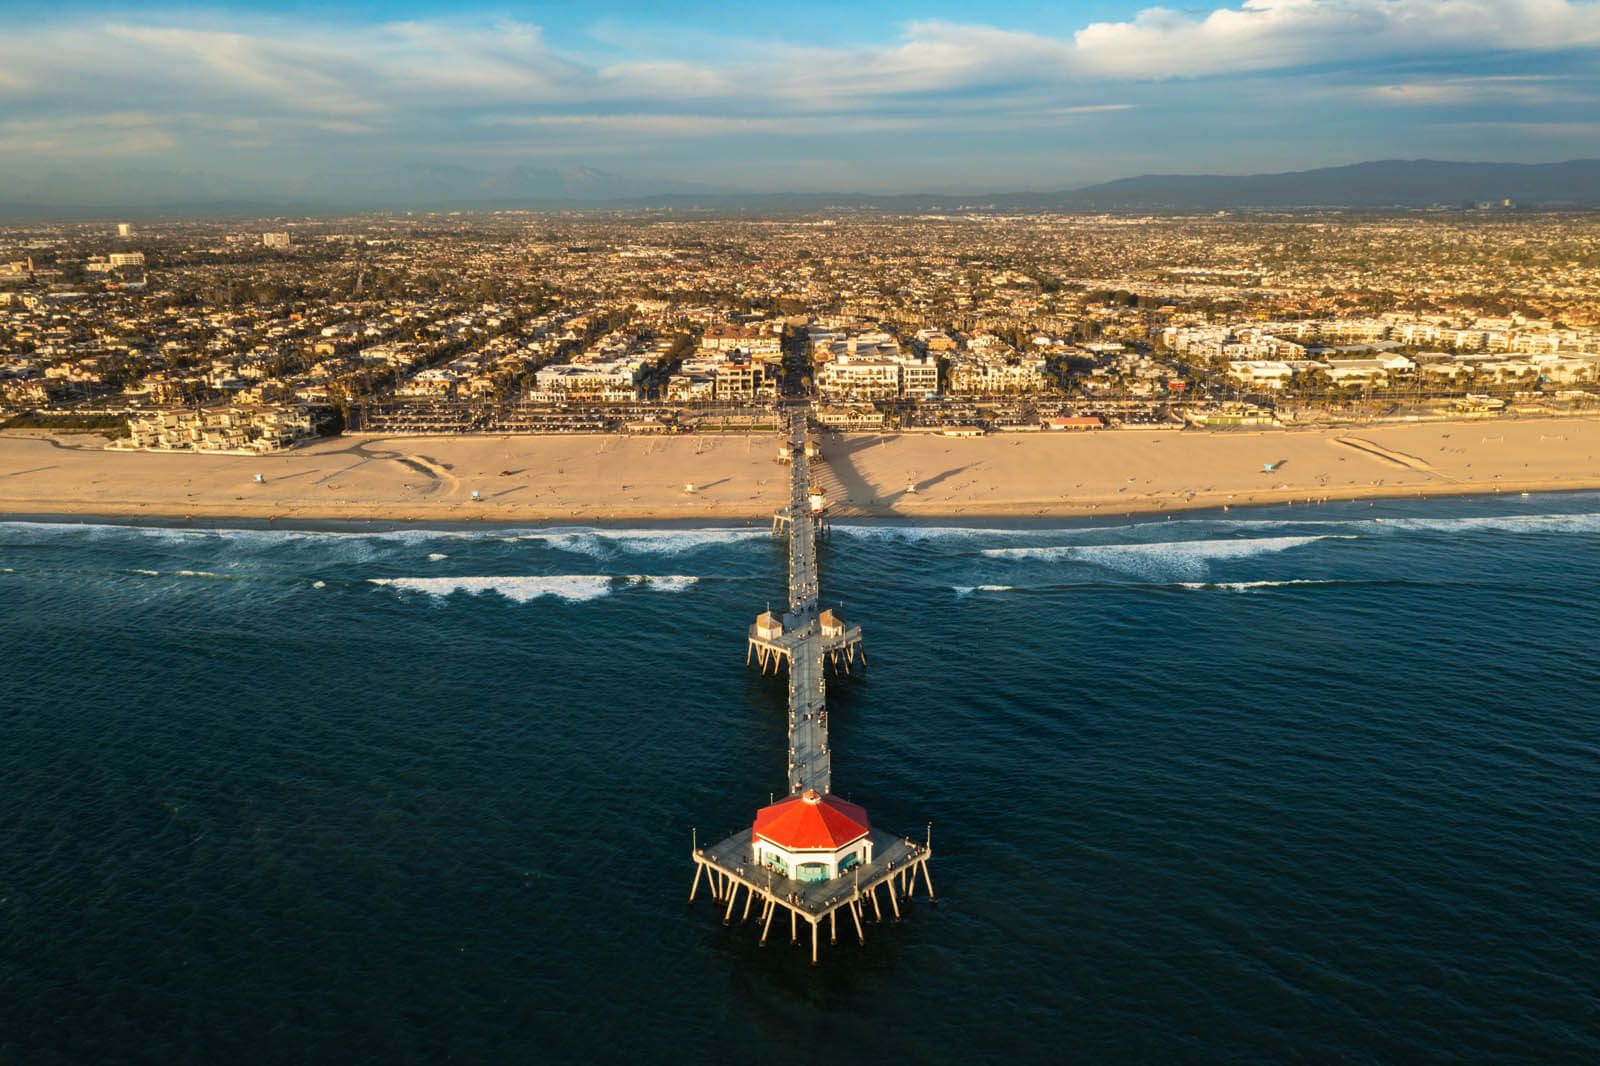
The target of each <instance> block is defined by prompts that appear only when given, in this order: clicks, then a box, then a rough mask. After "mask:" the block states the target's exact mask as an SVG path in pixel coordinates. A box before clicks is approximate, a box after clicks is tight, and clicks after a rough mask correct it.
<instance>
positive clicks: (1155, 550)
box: [983, 533, 1355, 581]
mask: <svg viewBox="0 0 1600 1066" xmlns="http://www.w3.org/2000/svg"><path fill="white" fill-rule="evenodd" d="M1353 539H1355V535H1354V534H1348V535H1344V536H1337V535H1334V534H1327V533H1324V534H1317V535H1312V536H1300V537H1254V538H1237V539H1221V540H1174V541H1158V542H1155V543H1151V544H1092V545H1090V544H1085V545H1057V546H1054V547H1048V548H987V549H985V550H984V552H983V554H984V555H990V556H995V557H998V558H1010V559H1043V560H1047V561H1067V562H1082V563H1088V564H1090V565H1092V566H1100V567H1104V568H1105V569H1107V570H1116V571H1118V572H1120V573H1125V574H1130V575H1132V576H1134V577H1141V578H1145V579H1147V580H1151V581H1162V580H1166V581H1177V580H1190V581H1200V580H1203V579H1204V578H1205V577H1206V575H1207V572H1208V570H1209V568H1210V566H1211V564H1212V563H1214V562H1219V561H1222V560H1234V559H1248V558H1251V557H1253V556H1258V555H1270V554H1274V553H1277V552H1285V551H1290V550H1293V549H1295V548H1300V547H1304V546H1305V545H1307V544H1313V543H1315V542H1317V541H1320V540H1353Z"/></svg>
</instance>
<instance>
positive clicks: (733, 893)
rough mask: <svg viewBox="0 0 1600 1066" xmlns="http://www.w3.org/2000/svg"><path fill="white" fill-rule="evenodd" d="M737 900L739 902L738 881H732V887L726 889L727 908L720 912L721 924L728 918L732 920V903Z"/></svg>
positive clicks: (727, 920)
mask: <svg viewBox="0 0 1600 1066" xmlns="http://www.w3.org/2000/svg"><path fill="white" fill-rule="evenodd" d="M738 902H739V884H738V882H734V885H733V887H732V888H731V889H729V890H728V909H727V910H725V911H723V912H722V924H723V925H727V924H728V922H729V921H730V920H732V918H733V905H734V904H735V903H738Z"/></svg>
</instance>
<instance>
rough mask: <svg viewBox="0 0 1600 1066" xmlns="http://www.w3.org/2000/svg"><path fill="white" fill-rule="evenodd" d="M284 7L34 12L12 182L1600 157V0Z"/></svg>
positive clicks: (353, 187) (17, 80)
mask: <svg viewBox="0 0 1600 1066" xmlns="http://www.w3.org/2000/svg"><path fill="white" fill-rule="evenodd" d="M273 11H274V12H275V13H273V14H269V13H268V12H266V11H265V10H264V9H262V8H260V7H259V6H256V5H248V4H246V5H231V6H227V7H211V8H194V7H176V8H162V9H154V8H150V7H148V6H147V5H122V4H104V3H101V4H95V3H68V4H66V5H64V6H60V7H58V8H56V9H55V11H54V12H53V13H52V14H51V15H49V16H48V17H40V18H32V19H30V18H28V17H26V16H23V15H13V17H12V26H11V27H10V30H9V32H8V34H7V35H6V37H5V39H4V40H3V41H0V105H3V106H4V111H5V116H6V117H5V118H4V119H0V157H3V158H4V162H3V163H0V178H4V179H6V184H7V185H8V186H9V187H10V190H11V195H9V196H5V195H0V200H11V199H19V200H22V201H27V200H28V199H30V198H38V197H40V196H43V195H46V194H47V192H48V191H49V190H52V189H53V190H55V195H56V196H57V197H61V196H65V195H70V196H74V197H79V198H83V199H86V200H88V199H95V198H96V193H97V191H99V192H101V193H103V195H102V196H100V198H101V199H105V198H107V197H109V196H111V195H113V194H116V193H118V192H119V191H120V194H121V195H123V196H124V197H127V198H133V199H135V200H136V199H137V198H138V197H139V196H140V195H142V190H141V186H142V185H148V186H149V187H150V188H151V189H152V190H160V191H162V192H164V193H166V194H168V195H171V196H175V197H183V196H192V197H196V198H206V197H224V196H245V197H250V196H254V197H271V196H282V197H286V198H292V197H296V196H302V195H304V194H305V192H306V190H307V189H308V187H311V188H315V189H317V190H320V191H321V192H323V193H324V194H326V195H334V196H344V195H348V194H359V192H360V191H361V190H362V189H363V188H369V187H371V184H372V181H373V176H374V175H376V174H393V173H397V172H409V171H415V170H417V169H418V168H427V167H455V168H463V169H467V170H472V171H482V172H497V171H509V170H514V169H515V168H524V169H529V168H531V169H541V170H562V169H565V170H568V171H571V170H573V169H574V168H594V169H597V170H601V171H604V172H607V173H609V174H614V175H617V176H619V177H621V178H623V179H626V180H628V181H633V182H638V183H654V184H655V185H657V186H659V187H661V188H663V189H666V190H671V189H673V188H676V187H678V186H677V184H675V183H683V187H685V188H688V187H712V188H715V189H717V190H726V191H732V192H753V193H764V192H820V191H839V192H862V193H892V192H962V191H974V192H982V191H1005V190H1013V189H1025V188H1034V189H1066V188H1074V187H1078V186H1082V185H1087V184H1091V183H1093V182H1097V181H1103V180H1107V179H1113V178H1119V177H1126V176H1130V175H1134V174H1139V173H1152V172H1164V173H1178V172H1186V173H1233V174H1239V173H1252V172H1262V171H1287V170H1298V169H1308V168H1314V167H1320V166H1327V165H1336V164H1341V163H1351V162H1356V161H1360V160H1364V159H1379V158H1419V157H1429V158H1439V159H1456V160H1497V161H1508V162H1554V161H1559V160H1565V159H1571V158H1579V157H1585V156H1594V155H1600V121H1596V120H1595V119H1594V117H1593V116H1594V114H1595V113H1596V104H1597V103H1600V91H1597V90H1600V73H1597V66H1596V62H1595V60H1596V57H1597V54H1600V4H1596V3H1593V2H1578V0H1520V2H1511V3H1490V2H1487V0H1474V2H1466V3H1462V2H1444V0H1250V2H1246V3H1244V4H1242V5H1227V6H1208V7H1206V8H1203V9H1196V10H1185V11H1180V10H1174V9H1170V8H1159V7H1151V6H1148V5H1144V4H1137V3H1069V4H1065V5H1062V6H1061V7H1060V8H1059V9H1057V10H1055V11H1053V12H1050V13H1039V12H1034V11H1029V10H1026V9H1024V8H1022V7H1020V6H1001V7H996V8H990V9H988V10H986V11H985V12H984V15H985V17H984V19H983V20H982V21H981V22H979V21H975V20H974V19H973V18H972V17H971V12H970V11H969V10H963V9H959V8H956V7H955V6H954V5H951V4H946V3H937V2H935V3H921V4H917V5H909V4H892V5H888V6H886V7H882V8H875V9H873V10H872V11H866V10H862V9H860V8H858V7H851V6H847V5H842V4H835V3H831V2H822V3H812V4H808V5H804V6H803V7H798V8H795V7H790V8H786V9H784V10H781V11H778V10H769V11H759V12H754V13H751V12H738V13H737V15H735V13H734V12H732V11H731V10H730V9H728V8H727V7H725V6H724V5H718V4H709V3H697V4H687V5H679V6H677V7H676V8H675V9H674V10H673V11H672V12H671V13H670V14H665V15H664V14H662V13H660V12H658V11H655V10H653V9H650V8H646V7H644V6H642V5H634V4H629V3H611V4H607V5H605V6H604V7H601V8H595V9H590V10H589V11H586V12H585V13H584V14H582V15H579V14H577V13H574V12H572V11H570V10H558V9H555V8H553V7H552V8H530V9H499V10H491V9H481V10H479V11H476V12H471V13H460V12H447V11H446V10H445V9H444V8H442V7H441V6H440V5H437V4H428V3H414V4H405V5H400V6H399V7H398V8H396V7H386V8H385V11H384V13H383V15H382V16H379V15H378V14H376V13H375V12H374V10H373V7H372V5H367V4H340V3H334V4H324V5H316V6H312V5H309V4H291V5H290V6H289V7H288V8H283V7H275V8H274V9H273ZM91 164H92V165H91ZM64 178H65V179H67V180H66V183H65V184H63V179H64Z"/></svg>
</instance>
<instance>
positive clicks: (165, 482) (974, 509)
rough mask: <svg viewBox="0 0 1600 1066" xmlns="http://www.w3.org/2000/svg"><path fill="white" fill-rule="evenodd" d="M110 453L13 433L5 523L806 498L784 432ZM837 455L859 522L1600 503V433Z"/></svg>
mask: <svg viewBox="0 0 1600 1066" xmlns="http://www.w3.org/2000/svg"><path fill="white" fill-rule="evenodd" d="M103 445H104V439H103V438H101V437H96V436H91V435H59V436H51V435H48V434H43V433H38V432H34V431H11V432H7V433H4V434H0V515H8V516H16V515H37V514H94V515H116V516H152V517H171V518H179V519H181V518H186V517H192V518H218V517H243V518H281V519H294V520H299V521H315V520H318V519H330V520H332V519H355V520H363V519H371V520H388V521H438V522H464V521H474V520H485V521H541V522H548V521H576V522H590V521H650V520H661V519H736V520H765V519H767V518H769V517H770V516H771V514H772V511H773V509H774V508H775V507H778V506H781V505H782V504H783V503H784V492H785V486H786V483H787V478H786V475H785V468H784V467H782V466H781V465H780V464H779V463H778V462H777V439H776V437H774V436H770V435H763V436H727V437H712V436H699V437H689V436H683V437H624V436H589V435H567V436H460V437H442V436H429V437H395V436H351V437H341V438H337V439H333V440H325V441H319V442H316V443H313V444H309V445H305V446H302V447H300V448H296V449H294V450H292V451H289V452H285V453H281V454H276V455H268V456H261V457H256V456H237V455H191V454H181V453H179V454H160V453H149V452H113V451H106V450H105V449H104V447H103ZM821 447H822V462H821V463H820V464H817V465H816V466H815V477H814V480H815V481H816V482H818V483H820V484H821V485H822V486H823V487H824V489H825V490H826V491H827V493H828V496H829V499H830V502H831V510H832V513H833V514H834V515H836V516H838V517H841V518H849V517H880V518H892V517H905V518H913V519H914V518H935V517H938V518H951V517H959V516H972V515H980V516H981V515H989V516H1018V517H1021V516H1029V517H1051V516H1074V515H1085V514H1097V513H1151V512H1170V511H1176V510H1180V509H1190V508H1202V507H1220V506H1241V505H1247V504H1252V503H1255V504H1260V503H1281V502H1284V501H1294V502H1296V503H1299V502H1314V501H1317V500H1324V499H1329V500H1332V499H1352V498H1378V497H1393V496H1418V495H1423V496H1432V495H1443V494H1474V493H1488V492H1535V491H1551V490H1561V489H1580V488H1600V419H1595V418H1541V419H1526V420H1496V421H1466V422H1453V423H1422V424H1409V425H1383V426H1367V427H1359V428H1343V429H1315V430H1294V431H1285V430H1262V431H1237V430H1234V431H1199V430H1159V431H1105V432H1091V433H1078V434H1051V433H1017V434H995V435H991V436H987V437H978V438H951V437H943V436H930V435H922V434H882V433H879V434H873V433H865V434H843V435H841V434H827V435H825V436H824V437H823V439H822V442H821ZM1267 464H1271V467H1272V468H1271V469H1270V470H1268V469H1266V467H1267ZM257 475H260V476H261V480H260V481H257V480H256V476H257ZM691 486H692V488H691ZM474 491H476V492H477V493H478V495H479V498H478V499H474V498H473V495H472V494H473V492H474Z"/></svg>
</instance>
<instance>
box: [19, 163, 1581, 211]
mask: <svg viewBox="0 0 1600 1066" xmlns="http://www.w3.org/2000/svg"><path fill="white" fill-rule="evenodd" d="M0 190H3V191H0V196H3V197H4V199H3V200H0V218H3V217H12V218H29V217H31V218H38V217H63V216H64V217H80V218H105V217H110V216H126V217H135V216H141V215H143V216H148V215H174V214H184V215H239V216H246V215H248V216H261V215H274V214H320V213H343V212H356V211H365V210H401V209H403V210H472V209H477V210H484V209H492V208H499V209H515V208H526V209H562V208H568V209H579V208H600V207H615V208H629V207H635V208H642V207H655V208H666V207H672V208H677V209H684V210H693V209H699V210H708V211H734V212H740V213H764V212H781V213H798V212H813V211H827V210H865V209H871V210H882V211H892V212H909V213H916V212H956V211H1005V212H1029V213H1032V212H1079V211H1128V210H1135V211H1179V212H1182V211H1218V210H1248V209H1252V208H1263V209H1286V208H1316V207H1324V208H1354V209H1381V208H1424V207H1431V206H1436V205H1443V206H1449V207H1458V206H1461V205H1462V204H1464V203H1473V204H1477V203H1490V204H1495V205H1499V204H1503V203H1504V202H1506V201H1510V202H1511V203H1512V204H1514V205H1516V206H1518V207H1555V206H1572V207H1600V159H1576V160H1571V161H1569V162H1565V163H1450V162H1439V161H1436V160H1428V159H1416V160H1383V161H1379V162H1371V163H1356V164H1354V165H1351V166H1340V167H1324V168H1321V169H1318V170H1302V171H1293V172H1289V173H1283V174H1251V175H1243V176H1226V175H1203V174H1147V175H1143V176H1141V177H1136V178H1122V179H1120V180H1117V181H1109V182H1105V183H1103V184H1100V185H1090V186H1088V187H1086V188H1080V189H1069V190H1062V191H1057V192H1009V193H994V194H985V195H972V194H951V195H935V194H910V195H865V194H859V193H742V192H739V191H737V190H733V189H726V188H719V187H716V186H712V185H701V184H696V183H691V182H676V181H660V180H652V179H641V178H630V177H625V176H622V175H618V174H612V173H608V172H606V171H603V170H594V169H591V168H588V167H576V168H569V169H555V168H531V167H510V168H505V169H500V170H474V169H472V168H469V167H458V166H449V165H441V164H426V165H418V166H410V167H399V168H392V169H388V170H381V171H374V172H348V171H347V172H327V173H320V174H312V175H308V176H306V177H304V178H301V179H298V180H295V181H292V182H289V183H284V182H278V181H272V180H269V179H258V180H249V181H241V180H239V179H234V178H223V177H219V176H217V175H211V174H206V173H204V172H193V171H191V172H181V173H162V172H151V171H127V172H124V173H121V174H109V175H108V174H106V173H105V172H103V171H87V172H77V173H60V174H51V175H47V176H45V177H43V178H40V179H36V180H33V181H6V180H4V179H3V178H0Z"/></svg>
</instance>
